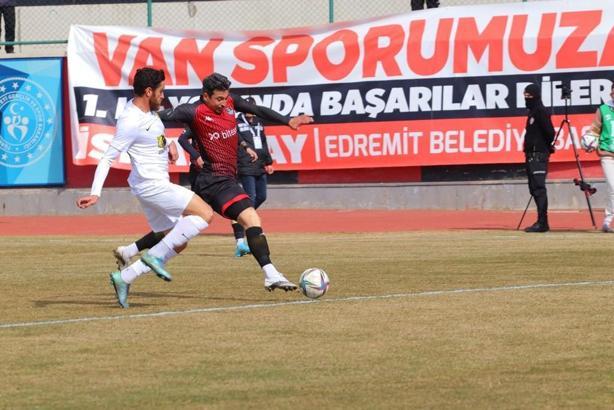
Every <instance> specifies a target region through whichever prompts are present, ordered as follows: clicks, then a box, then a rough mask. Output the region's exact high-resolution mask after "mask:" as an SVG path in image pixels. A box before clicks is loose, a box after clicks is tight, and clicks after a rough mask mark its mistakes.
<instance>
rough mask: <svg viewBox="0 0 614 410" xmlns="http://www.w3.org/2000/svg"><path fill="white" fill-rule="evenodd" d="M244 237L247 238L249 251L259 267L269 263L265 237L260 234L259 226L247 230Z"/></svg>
mask: <svg viewBox="0 0 614 410" xmlns="http://www.w3.org/2000/svg"><path fill="white" fill-rule="evenodd" d="M245 236H247V244H248V245H249V250H250V251H252V255H254V258H256V260H257V261H258V264H260V267H263V266H264V265H268V264H269V263H271V258H269V254H270V253H269V244H268V243H267V240H266V236H264V234H263V233H262V228H261V227H259V226H252V227H251V228H247V230H246V231H245Z"/></svg>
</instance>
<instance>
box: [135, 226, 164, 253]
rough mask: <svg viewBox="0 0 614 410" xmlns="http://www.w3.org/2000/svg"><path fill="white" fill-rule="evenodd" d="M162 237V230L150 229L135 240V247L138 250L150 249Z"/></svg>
mask: <svg viewBox="0 0 614 410" xmlns="http://www.w3.org/2000/svg"><path fill="white" fill-rule="evenodd" d="M162 238H164V232H154V231H151V232H149V233H148V234H147V235H145V236H143V237H142V238H141V239H139V240H137V241H135V242H134V243H136V248H137V249H138V250H139V252H140V251H142V250H143V249H151V248H153V247H154V246H155V245H157V244H158V242H160V241H161V240H162Z"/></svg>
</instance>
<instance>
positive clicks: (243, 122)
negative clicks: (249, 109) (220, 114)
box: [237, 113, 273, 176]
mask: <svg viewBox="0 0 614 410" xmlns="http://www.w3.org/2000/svg"><path fill="white" fill-rule="evenodd" d="M237 131H238V133H239V142H240V141H245V142H247V144H248V145H249V147H250V148H251V149H253V150H254V151H256V153H257V154H258V159H257V160H256V161H254V162H252V159H251V158H250V156H249V155H248V154H247V152H246V151H245V150H244V149H243V148H241V147H240V146H239V149H238V168H239V169H238V173H239V175H252V176H260V175H262V174H264V173H265V170H264V166H265V165H271V164H272V163H273V158H271V154H270V152H269V146H268V145H267V141H266V135H265V134H264V124H263V123H262V120H261V119H260V118H258V117H256V116H254V117H252V122H249V121H248V120H247V117H246V116H245V114H243V113H240V114H239V116H238V117H237ZM258 140H259V143H258ZM257 144H258V145H257Z"/></svg>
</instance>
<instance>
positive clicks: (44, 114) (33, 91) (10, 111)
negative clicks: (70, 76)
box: [0, 77, 57, 168]
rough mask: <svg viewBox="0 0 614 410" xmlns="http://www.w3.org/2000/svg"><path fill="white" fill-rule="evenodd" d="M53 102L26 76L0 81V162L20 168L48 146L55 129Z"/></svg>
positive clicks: (38, 155) (30, 162) (34, 160)
mask: <svg viewBox="0 0 614 410" xmlns="http://www.w3.org/2000/svg"><path fill="white" fill-rule="evenodd" d="M55 118H56V110H55V104H54V103H53V101H52V100H51V97H50V96H49V94H48V93H47V91H45V89H44V88H43V87H42V86H41V85H39V84H38V83H36V82H35V81H32V80H30V79H28V78H23V77H10V78H5V79H3V80H1V81H0V121H1V123H0V165H4V166H6V167H11V168H23V167H25V166H28V165H30V164H33V163H35V162H36V161H38V160H39V159H41V158H42V157H43V156H44V155H45V153H46V152H47V151H48V150H49V148H51V145H52V143H53V138H54V137H55V131H56V126H57V124H56V121H55Z"/></svg>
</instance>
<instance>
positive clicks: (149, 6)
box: [147, 0, 153, 27]
mask: <svg viewBox="0 0 614 410" xmlns="http://www.w3.org/2000/svg"><path fill="white" fill-rule="evenodd" d="M152 2H153V0H147V27H151V25H152V23H153V16H152Z"/></svg>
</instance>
